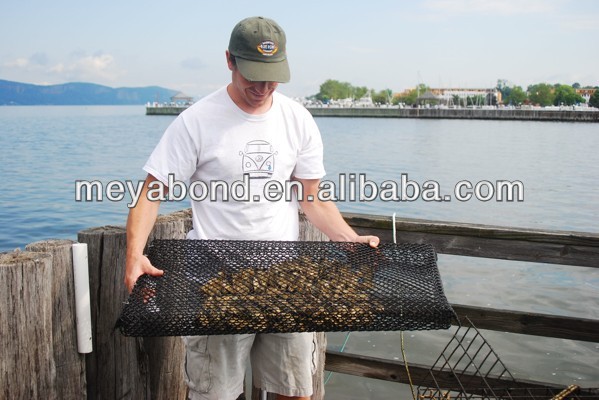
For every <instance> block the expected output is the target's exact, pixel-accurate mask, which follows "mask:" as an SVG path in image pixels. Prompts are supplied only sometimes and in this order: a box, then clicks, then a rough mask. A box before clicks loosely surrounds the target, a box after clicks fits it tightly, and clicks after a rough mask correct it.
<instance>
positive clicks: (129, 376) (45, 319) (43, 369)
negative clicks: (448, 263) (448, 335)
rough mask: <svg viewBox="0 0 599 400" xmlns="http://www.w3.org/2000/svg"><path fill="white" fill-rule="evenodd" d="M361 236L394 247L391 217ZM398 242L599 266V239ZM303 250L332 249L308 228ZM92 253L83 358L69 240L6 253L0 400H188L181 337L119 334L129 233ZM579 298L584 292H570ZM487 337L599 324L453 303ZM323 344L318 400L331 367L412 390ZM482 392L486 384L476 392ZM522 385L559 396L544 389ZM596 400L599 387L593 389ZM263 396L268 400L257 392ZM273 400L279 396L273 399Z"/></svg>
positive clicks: (441, 235)
mask: <svg viewBox="0 0 599 400" xmlns="http://www.w3.org/2000/svg"><path fill="white" fill-rule="evenodd" d="M344 218H345V219H346V220H347V221H348V223H349V224H350V225H351V226H352V227H354V229H356V231H358V232H359V233H361V234H376V235H378V236H379V237H380V238H381V239H382V241H386V242H390V241H392V237H393V232H392V221H391V218H390V217H384V216H376V215H363V214H349V213H345V214H344ZM190 228H191V214H190V210H184V211H179V212H175V213H172V214H168V215H164V216H160V217H159V218H158V221H157V223H156V226H155V228H154V230H153V231H152V234H151V236H150V241H151V240H153V239H158V238H161V239H177V238H184V237H185V234H186V232H187V231H188V230H189V229H190ZM396 229H397V231H396V233H397V241H398V243H400V242H411V243H430V244H432V245H433V246H434V247H435V250H436V251H437V253H439V254H451V255H461V256H469V257H484V258H496V259H504V260H519V261H532V262H541V263H548V264H561V265H571V266H584V267H594V268H597V267H599V234H595V233H582V232H563V231H548V230H537V229H521V228H508V227H497V226H487V225H477V224H465V223H452V222H435V221H425V220H416V219H403V218H402V219H398V220H397V221H396ZM300 239H301V240H326V237H325V236H324V235H323V234H322V233H320V232H319V231H317V230H315V229H314V228H313V227H312V226H311V225H310V224H309V223H307V222H306V221H305V219H303V218H302V224H301V237H300ZM78 241H79V242H81V243H87V245H88V260H89V276H90V293H91V312H92V330H93V331H92V342H93V352H92V353H90V354H87V355H81V354H79V353H77V345H76V331H75V324H76V321H75V313H74V293H73V291H74V290H73V282H72V270H73V262H72V255H71V245H72V244H73V243H74V242H73V241H70V240H46V241H42V242H36V243H32V244H30V245H28V246H27V247H26V249H25V251H14V252H8V253H1V254H0V310H1V313H0V332H1V334H0V359H1V360H2V362H1V363H0V397H4V398H47V399H83V398H90V399H169V400H170V399H185V398H186V393H187V389H186V385H185V382H184V372H183V368H184V351H183V344H182V341H181V340H180V339H179V338H175V337H166V338H131V337H124V336H122V335H121V334H120V333H119V332H118V331H117V330H115V322H116V319H117V317H118V315H119V313H120V311H121V309H122V305H123V303H124V302H125V301H126V298H127V292H126V290H125V287H124V284H123V277H124V269H125V253H126V234H125V229H124V228H123V227H115V226H105V227H100V228H92V229H87V230H84V231H81V232H79V235H78ZM572 289H575V288H572ZM452 306H453V308H454V310H455V311H456V313H457V315H458V317H459V318H460V319H462V318H465V317H466V316H467V317H468V318H469V319H470V320H471V321H472V322H473V323H474V325H475V326H477V327H478V328H480V329H489V330H495V331H501V332H513V333H521V334H527V335H538V336H546V337H553V338H563V339H572V340H581V341H587V342H594V343H598V342H599V320H595V319H586V318H574V317H564V316H557V315H548V314H538V313H529V312H521V311H514V310H499V309H492V308H484V307H475V306H469V305H460V304H452ZM319 338H320V350H319V351H320V352H321V357H320V361H321V362H320V367H319V370H318V373H317V375H316V376H315V377H314V382H315V388H316V389H315V393H314V395H313V397H312V398H313V399H322V398H323V396H324V387H323V375H324V369H326V370H328V371H331V372H337V373H344V374H350V375H356V376H363V377H369V378H374V379H383V380H386V381H392V382H398V383H408V382H409V377H408V376H407V374H406V372H405V366H404V364H403V363H402V362H401V361H394V360H387V359H380V358H374V357H368V356H363V355H355V354H348V353H340V352H335V351H331V350H329V351H326V358H325V349H326V336H325V335H324V334H321V335H320V336H319ZM429 369H430V366H425V365H415V364H410V375H411V380H412V382H413V383H414V385H419V384H420V383H421V382H425V381H426V377H427V374H428V372H429ZM472 384H473V385H475V384H476V382H474V383H472ZM522 384H523V385H526V386H527V387H531V386H534V385H538V386H545V387H557V385H552V384H550V383H546V382H530V381H528V382H523V383H522ZM581 393H586V394H588V395H590V396H593V397H584V398H596V397H594V396H599V394H598V393H597V391H596V390H594V389H588V388H587V389H583V390H582V391H581ZM252 396H253V398H258V392H257V390H254V393H253V395H252ZM269 397H271V396H270V395H269Z"/></svg>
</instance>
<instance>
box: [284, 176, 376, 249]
mask: <svg viewBox="0 0 599 400" xmlns="http://www.w3.org/2000/svg"><path fill="white" fill-rule="evenodd" d="M294 180H296V181H298V182H299V183H300V184H301V185H302V188H303V199H300V202H299V203H300V205H301V207H302V210H303V211H304V214H306V217H308V220H309V221H310V222H311V223H313V224H314V226H316V227H317V228H318V229H320V230H321V231H322V232H323V233H324V234H325V235H327V236H328V237H329V239H331V240H333V241H337V242H360V243H368V244H370V246H372V247H376V246H378V244H379V241H380V240H379V238H378V237H377V236H360V235H358V234H357V233H356V232H355V231H354V230H353V229H352V227H351V226H349V225H348V224H347V222H345V220H344V219H343V216H342V215H341V213H340V212H339V209H338V208H337V206H336V205H335V203H334V202H332V201H320V200H318V185H319V184H320V179H297V178H294ZM308 196H312V197H311V198H312V199H313V200H312V201H308V200H307V198H308Z"/></svg>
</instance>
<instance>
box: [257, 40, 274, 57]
mask: <svg viewBox="0 0 599 400" xmlns="http://www.w3.org/2000/svg"><path fill="white" fill-rule="evenodd" d="M256 48H257V49H258V51H259V52H260V54H262V55H263V56H267V57H270V56H273V55H274V54H275V53H276V52H277V51H279V46H277V45H276V43H275V42H273V41H272V40H264V41H263V42H261V43H260V44H259V45H258V46H256Z"/></svg>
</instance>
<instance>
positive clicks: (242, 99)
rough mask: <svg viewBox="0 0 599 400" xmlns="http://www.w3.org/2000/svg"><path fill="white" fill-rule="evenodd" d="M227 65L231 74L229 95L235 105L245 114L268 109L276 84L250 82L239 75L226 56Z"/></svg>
mask: <svg viewBox="0 0 599 400" xmlns="http://www.w3.org/2000/svg"><path fill="white" fill-rule="evenodd" d="M227 63H228V65H229V69H230V70H231V72H232V80H231V85H230V88H231V91H230V93H229V94H230V95H231V98H232V99H233V101H234V102H235V104H237V105H238V106H239V107H240V108H241V109H242V110H243V111H245V112H247V113H250V114H252V113H263V112H266V111H268V110H269V109H270V106H271V104H272V94H273V93H274V91H275V89H276V88H277V86H278V85H279V83H278V82H252V81H248V80H247V79H245V78H244V77H243V75H241V72H239V69H238V68H237V67H236V66H235V65H233V64H232V63H231V61H230V60H229V57H228V54H227Z"/></svg>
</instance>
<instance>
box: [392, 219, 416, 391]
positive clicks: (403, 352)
mask: <svg viewBox="0 0 599 400" xmlns="http://www.w3.org/2000/svg"><path fill="white" fill-rule="evenodd" d="M396 231H397V229H396V226H395V213H393V243H394V244H397V234H396ZM399 337H400V339H401V357H402V359H403V363H404V366H405V367H406V374H407V375H408V381H409V382H410V391H411V392H412V399H413V400H416V392H414V384H413V383H412V375H411V374H410V368H409V367H408V359H407V357H406V349H405V346H404V338H403V331H401V332H400V333H399Z"/></svg>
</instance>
